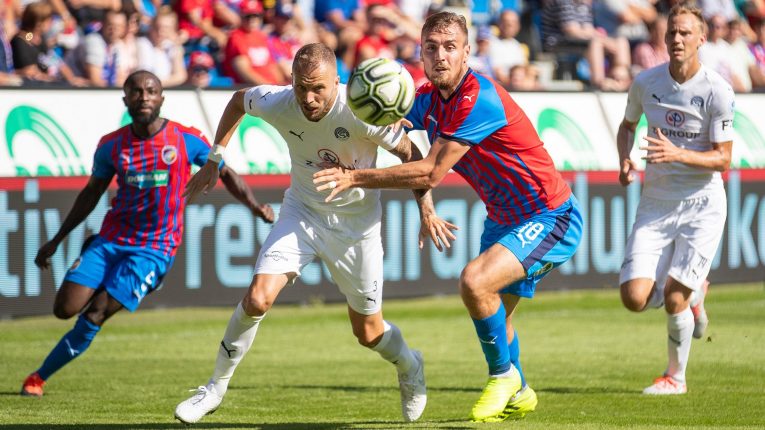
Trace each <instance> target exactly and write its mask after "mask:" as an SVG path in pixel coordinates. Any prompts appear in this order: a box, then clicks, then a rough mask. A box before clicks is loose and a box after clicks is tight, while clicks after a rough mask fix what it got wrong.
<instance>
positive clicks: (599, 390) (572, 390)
mask: <svg viewBox="0 0 765 430" xmlns="http://www.w3.org/2000/svg"><path fill="white" fill-rule="evenodd" d="M534 391H536V392H537V393H552V394H639V393H640V392H639V391H635V390H627V389H624V388H616V387H546V388H534Z"/></svg>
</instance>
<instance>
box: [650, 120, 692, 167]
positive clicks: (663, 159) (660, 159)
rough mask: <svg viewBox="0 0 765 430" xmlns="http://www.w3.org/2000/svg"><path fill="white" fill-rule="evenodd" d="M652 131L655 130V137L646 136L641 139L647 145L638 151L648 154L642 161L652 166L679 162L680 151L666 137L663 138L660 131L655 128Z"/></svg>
mask: <svg viewBox="0 0 765 430" xmlns="http://www.w3.org/2000/svg"><path fill="white" fill-rule="evenodd" d="M654 130H656V136H657V137H650V136H646V137H644V138H643V139H645V141H646V142H648V144H647V145H643V146H641V147H640V149H642V150H645V151H648V154H646V156H645V157H643V160H645V161H646V162H647V163H652V164H653V163H673V162H675V161H679V160H680V156H681V153H682V149H680V148H678V147H677V146H675V144H674V143H672V142H671V141H670V140H669V139H667V136H664V133H662V132H661V129H659V128H658V127H657V128H655V129H654Z"/></svg>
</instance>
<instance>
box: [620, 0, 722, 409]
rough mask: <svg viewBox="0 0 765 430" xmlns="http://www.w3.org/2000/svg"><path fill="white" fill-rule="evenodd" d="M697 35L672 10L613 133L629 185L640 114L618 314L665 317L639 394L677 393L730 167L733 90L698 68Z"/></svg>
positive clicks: (686, 17) (701, 317)
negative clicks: (655, 363)
mask: <svg viewBox="0 0 765 430" xmlns="http://www.w3.org/2000/svg"><path fill="white" fill-rule="evenodd" d="M705 30H706V28H705V24H704V20H703V18H702V17H701V11H700V10H699V9H698V8H695V7H689V6H686V5H678V6H675V7H673V8H672V10H671V12H670V15H669V20H668V29H667V35H666V42H667V46H668V48H669V52H670V60H669V63H668V64H662V65H660V66H657V67H654V68H652V69H649V70H646V71H645V72H643V73H641V74H639V75H638V76H637V78H636V79H635V82H634V83H633V84H632V87H631V88H630V91H629V100H628V102H627V109H626V112H625V115H624V121H623V122H622V124H621V125H620V127H619V133H618V135H617V145H618V149H619V161H620V166H621V172H620V174H619V180H620V182H621V183H622V185H628V184H629V183H631V182H632V181H633V178H634V173H633V170H634V169H635V164H634V163H633V161H632V160H630V150H631V149H632V145H633V140H634V132H635V128H636V125H637V122H638V120H639V119H640V115H641V114H642V113H645V115H646V119H647V120H648V136H647V137H645V140H646V142H647V143H646V144H645V145H644V146H641V148H640V149H643V150H647V154H646V156H645V157H644V159H645V160H646V162H647V164H646V169H645V182H644V185H643V191H642V196H641V198H640V204H639V206H638V210H637V216H636V219H635V225H634V227H633V230H632V233H631V234H630V237H629V239H628V241H627V249H626V250H625V256H624V262H623V264H622V268H621V273H620V276H619V283H620V284H621V297H622V302H623V303H624V306H625V307H626V308H627V309H629V310H631V311H635V312H640V311H643V310H645V309H648V308H656V307H661V306H662V305H663V306H664V308H665V310H666V312H667V332H668V336H667V349H668V355H669V364H668V366H667V369H666V371H665V372H664V374H663V375H662V376H661V377H659V378H657V379H656V380H655V381H654V383H653V385H651V386H649V387H647V388H646V389H645V390H643V393H644V394H654V395H667V394H684V393H685V392H686V391H687V388H686V382H685V370H686V366H687V364H688V356H689V354H690V348H691V338H692V337H697V338H700V337H701V336H702V335H703V331H704V329H705V328H706V324H707V316H706V312H705V311H704V296H705V294H706V291H705V290H706V287H707V285H708V282H706V277H707V274H709V270H710V267H711V265H712V259H713V258H714V256H715V253H716V252H717V247H718V246H719V244H720V239H721V237H722V233H723V227H724V224H725V222H724V220H725V216H726V213H727V202H726V196H725V188H724V187H723V181H722V176H721V174H720V172H724V171H725V170H727V169H728V167H729V165H730V160H731V147H732V145H733V115H734V102H733V90H732V89H731V87H730V85H729V84H728V83H727V82H726V81H725V80H724V79H723V78H722V77H721V76H720V75H718V74H717V73H715V72H714V71H713V70H710V69H707V68H706V67H704V66H703V65H702V64H701V63H700V62H699V57H698V49H699V47H700V46H701V45H702V44H703V43H704V42H705V40H706V35H705V34H706V31H705Z"/></svg>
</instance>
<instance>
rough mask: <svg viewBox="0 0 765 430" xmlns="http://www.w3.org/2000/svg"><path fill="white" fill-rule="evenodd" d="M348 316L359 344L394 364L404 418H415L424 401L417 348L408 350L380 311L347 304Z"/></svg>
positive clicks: (420, 361) (421, 365)
mask: <svg viewBox="0 0 765 430" xmlns="http://www.w3.org/2000/svg"><path fill="white" fill-rule="evenodd" d="M348 317H349V318H350V321H351V327H352V328H353V334H354V336H356V339H358V341H359V343H360V344H361V345H363V346H365V347H367V348H369V349H372V350H373V351H377V353H378V354H380V356H381V357H382V358H384V359H385V360H387V361H389V362H391V363H393V365H394V366H396V371H397V372H398V384H399V390H400V393H401V413H402V415H403V416H404V420H405V421H409V422H411V421H416V420H417V419H419V418H420V416H421V415H422V412H423V411H424V410H425V405H426V403H427V394H426V388H425V363H424V361H423V359H422V354H421V353H420V351H416V350H412V349H409V346H408V345H407V344H406V341H405V340H404V337H403V336H402V335H401V330H399V329H398V327H396V326H395V325H393V324H392V323H389V322H387V321H385V320H384V319H383V317H382V312H381V311H378V312H376V313H374V314H371V315H364V314H361V313H358V312H356V311H355V310H353V309H352V308H351V307H350V306H348Z"/></svg>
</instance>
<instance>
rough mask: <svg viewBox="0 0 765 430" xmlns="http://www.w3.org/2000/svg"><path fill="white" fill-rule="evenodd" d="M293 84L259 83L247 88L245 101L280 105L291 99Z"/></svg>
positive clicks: (261, 104)
mask: <svg viewBox="0 0 765 430" xmlns="http://www.w3.org/2000/svg"><path fill="white" fill-rule="evenodd" d="M292 97H294V96H293V90H292V85H258V86H255V87H252V88H250V89H248V90H247V97H246V98H245V103H249V104H250V106H249V107H250V108H252V104H257V105H258V106H261V107H264V106H278V105H281V104H284V103H285V102H288V101H290V100H291V98H292Z"/></svg>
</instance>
